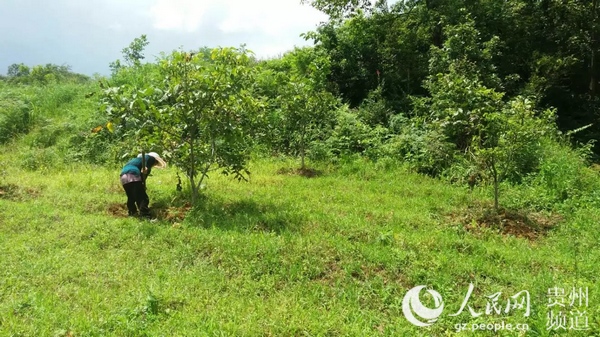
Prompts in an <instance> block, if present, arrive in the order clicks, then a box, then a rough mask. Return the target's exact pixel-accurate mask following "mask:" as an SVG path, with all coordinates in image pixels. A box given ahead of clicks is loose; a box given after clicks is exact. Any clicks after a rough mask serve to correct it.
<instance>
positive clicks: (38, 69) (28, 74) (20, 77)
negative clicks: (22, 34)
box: [7, 63, 89, 85]
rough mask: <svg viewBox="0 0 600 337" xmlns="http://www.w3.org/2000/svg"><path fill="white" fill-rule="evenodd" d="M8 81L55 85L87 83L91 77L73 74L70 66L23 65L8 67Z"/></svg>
mask: <svg viewBox="0 0 600 337" xmlns="http://www.w3.org/2000/svg"><path fill="white" fill-rule="evenodd" d="M7 79H8V81H9V82H10V83H15V84H16V83H19V84H29V85H49V84H53V83H85V82H87V81H89V77H88V76H86V75H82V74H77V73H73V72H72V71H71V67H70V66H68V65H60V66H59V65H56V64H51V63H48V64H46V65H36V66H33V67H31V68H30V67H28V66H26V65H24V64H23V63H20V64H12V65H10V66H9V67H8V72H7Z"/></svg>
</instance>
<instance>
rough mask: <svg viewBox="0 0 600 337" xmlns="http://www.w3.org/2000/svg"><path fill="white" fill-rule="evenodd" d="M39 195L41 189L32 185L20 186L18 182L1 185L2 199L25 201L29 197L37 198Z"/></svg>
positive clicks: (0, 196)
mask: <svg viewBox="0 0 600 337" xmlns="http://www.w3.org/2000/svg"><path fill="white" fill-rule="evenodd" d="M39 196H40V191H39V190H37V189H34V188H31V187H20V186H19V185H16V184H4V185H0V199H5V200H11V201H24V200H27V199H32V198H37V197H39Z"/></svg>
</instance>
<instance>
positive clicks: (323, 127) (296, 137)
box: [279, 76, 338, 168]
mask: <svg viewBox="0 0 600 337" xmlns="http://www.w3.org/2000/svg"><path fill="white" fill-rule="evenodd" d="M337 103H338V101H337V100H336V99H335V97H334V96H333V95H332V94H331V93H329V92H327V91H324V90H319V89H318V87H317V86H316V85H315V82H314V81H312V80H311V79H307V78H304V77H299V76H294V77H292V78H291V80H290V82H289V83H288V84H287V85H286V86H285V87H284V88H283V92H282V95H281V96H280V97H279V106H280V107H281V116H282V123H283V125H282V126H283V129H284V133H283V138H284V139H285V140H286V141H287V142H288V143H289V144H290V145H291V147H292V148H293V149H294V150H296V151H297V152H296V153H299V155H300V159H301V167H302V168H304V167H305V161H304V158H305V155H306V150H307V146H308V144H309V143H310V142H311V141H314V140H316V139H324V138H325V137H326V136H327V132H328V130H330V128H331V126H330V125H331V124H332V122H333V119H334V115H333V111H334V109H335V107H336V105H337Z"/></svg>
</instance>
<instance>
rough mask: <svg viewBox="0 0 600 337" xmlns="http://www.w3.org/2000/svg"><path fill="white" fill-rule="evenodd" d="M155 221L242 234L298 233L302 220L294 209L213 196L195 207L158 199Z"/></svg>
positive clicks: (198, 202)
mask: <svg viewBox="0 0 600 337" xmlns="http://www.w3.org/2000/svg"><path fill="white" fill-rule="evenodd" d="M151 210H152V214H153V217H154V218H156V219H158V220H160V221H166V222H171V223H181V222H183V221H184V220H185V222H186V223H187V224H189V225H192V226H199V227H203V228H218V229H222V230H235V231H242V232H252V231H259V232H273V233H277V234H280V233H282V232H285V231H292V232H293V231H296V230H298V229H299V228H300V226H301V223H302V218H301V216H299V215H298V214H297V213H296V212H294V211H293V208H292V207H285V206H281V205H274V204H265V203H259V202H257V201H255V200H251V199H242V200H232V201H229V200H220V199H218V198H215V197H214V196H211V197H208V196H201V197H200V200H198V201H197V203H196V205H195V207H192V206H191V204H190V203H189V202H187V201H186V200H184V199H182V198H180V197H174V198H171V199H157V200H156V201H154V202H153V203H152V204H151Z"/></svg>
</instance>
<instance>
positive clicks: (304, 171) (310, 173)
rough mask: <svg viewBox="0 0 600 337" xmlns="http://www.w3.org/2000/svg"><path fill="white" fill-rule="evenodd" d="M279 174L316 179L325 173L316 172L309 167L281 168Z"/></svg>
mask: <svg viewBox="0 0 600 337" xmlns="http://www.w3.org/2000/svg"><path fill="white" fill-rule="evenodd" d="M277 174H284V175H297V176H301V177H305V178H314V177H318V176H320V175H322V174H323V172H321V171H319V170H315V169H312V168H309V167H305V168H280V169H279V170H277Z"/></svg>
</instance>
